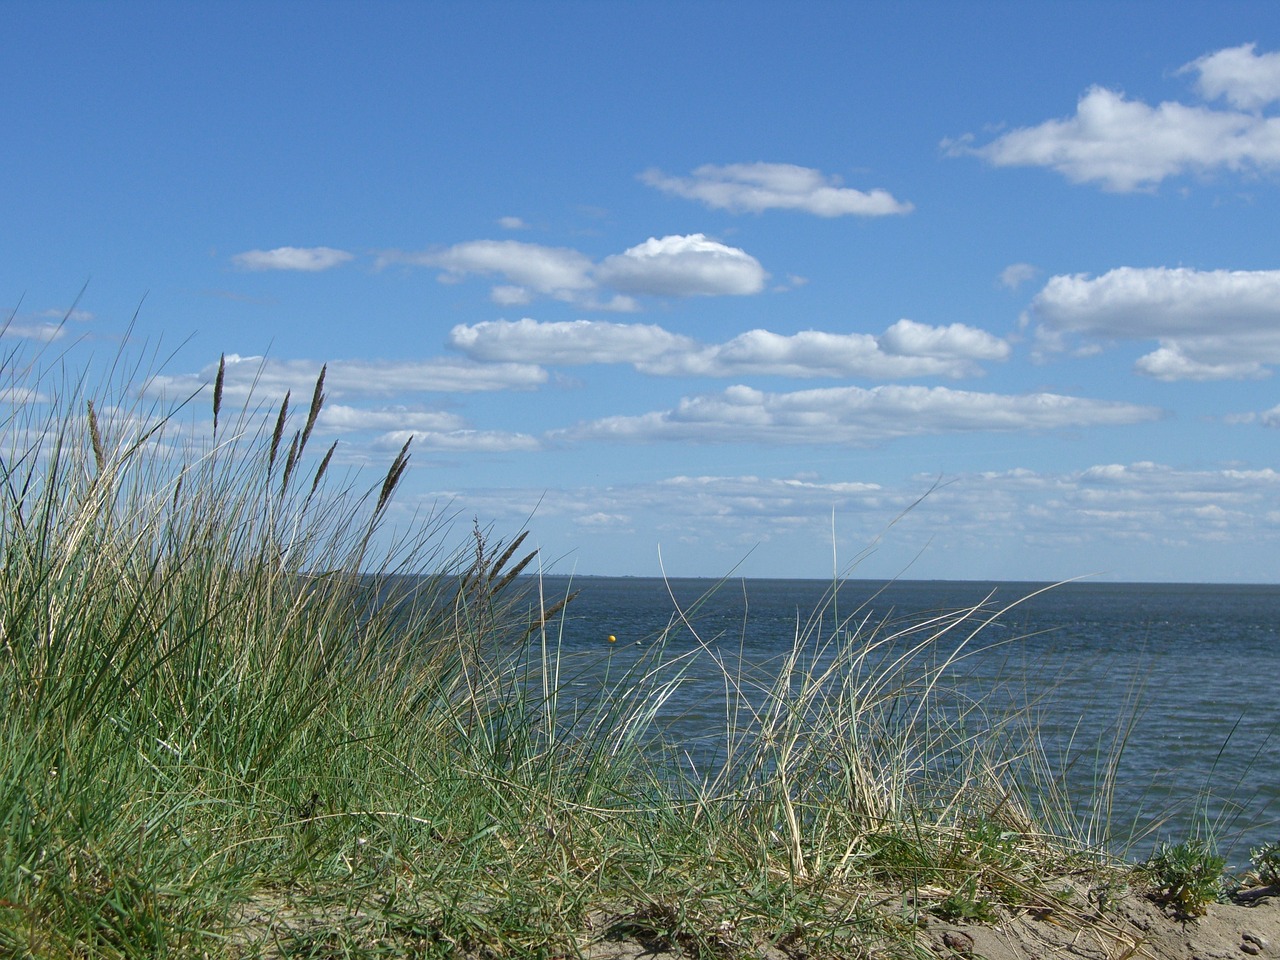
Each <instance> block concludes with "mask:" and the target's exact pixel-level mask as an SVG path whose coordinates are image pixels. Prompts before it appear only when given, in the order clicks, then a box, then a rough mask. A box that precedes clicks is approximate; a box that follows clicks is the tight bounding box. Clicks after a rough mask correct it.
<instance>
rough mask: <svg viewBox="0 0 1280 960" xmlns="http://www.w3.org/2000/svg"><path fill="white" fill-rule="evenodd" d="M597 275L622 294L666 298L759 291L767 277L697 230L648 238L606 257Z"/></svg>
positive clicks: (754, 263) (742, 255) (750, 260)
mask: <svg viewBox="0 0 1280 960" xmlns="http://www.w3.org/2000/svg"><path fill="white" fill-rule="evenodd" d="M595 273H596V277H597V278H598V279H599V280H600V281H601V282H602V283H604V284H605V285H607V286H610V287H612V288H613V289H615V290H619V291H621V292H623V293H632V294H648V295H651V296H668V297H689V296H721V295H725V294H738V295H742V294H752V293H759V292H760V291H761V290H763V289H764V281H765V278H766V277H767V276H768V274H766V273H765V271H764V268H763V267H762V266H760V262H759V261H758V260H756V258H755V257H753V256H751V255H750V254H749V253H747V252H746V251H744V250H739V249H738V248H737V247H729V246H725V245H724V244H722V243H718V242H716V241H715V240H709V239H707V237H706V236H704V235H703V234H701V233H694V234H690V235H689V236H668V237H663V238H662V239H657V238H656V237H650V238H649V239H648V240H646V241H645V242H644V243H641V244H638V245H637V246H634V247H631V248H630V249H629V250H627V251H625V252H623V253H620V254H614V255H613V256H610V257H606V258H605V259H604V260H603V261H602V262H601V263H600V265H599V266H598V267H597V268H596V271H595Z"/></svg>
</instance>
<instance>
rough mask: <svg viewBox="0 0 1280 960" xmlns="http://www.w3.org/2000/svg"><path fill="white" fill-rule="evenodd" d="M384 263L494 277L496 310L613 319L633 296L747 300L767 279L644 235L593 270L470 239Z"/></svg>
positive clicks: (713, 244)
mask: <svg viewBox="0 0 1280 960" xmlns="http://www.w3.org/2000/svg"><path fill="white" fill-rule="evenodd" d="M390 263H407V264H413V265H417V266H425V267H437V268H439V269H441V270H443V271H444V272H443V273H441V275H440V280H441V281H442V282H445V283H456V282H459V281H461V280H462V279H464V278H465V277H467V276H470V275H480V276H497V277H501V278H502V279H503V280H504V281H506V282H505V283H501V284H498V285H496V286H494V288H493V290H492V291H491V293H490V297H491V299H492V300H493V301H494V302H495V303H499V304H502V305H504V306H515V305H523V304H525V303H528V302H530V301H531V300H532V299H533V297H534V296H535V295H539V296H550V297H554V298H555V299H558V300H562V301H565V302H568V303H573V304H575V305H576V306H579V307H582V308H584V309H588V310H607V311H614V312H621V313H626V312H631V311H634V310H636V309H638V308H639V304H638V303H637V302H636V300H635V299H634V297H633V296H632V295H633V294H635V295H648V296H669V297H689V296H716V295H734V294H753V293H759V292H760V291H761V290H763V289H764V282H765V279H766V278H767V277H768V274H767V273H765V270H764V268H763V267H762V266H761V265H760V263H759V261H758V260H756V258H755V257H753V256H751V255H750V254H749V253H747V252H746V251H744V250H739V249H738V248H737V247H730V246H727V245H725V244H722V243H719V242H718V241H715V240H711V239H709V238H707V237H706V236H705V235H703V234H701V233H694V234H690V235H689V236H667V237H662V238H661V239H658V238H655V237H650V238H649V239H648V240H646V241H645V242H644V243H641V244H638V245H637V246H634V247H631V248H630V249H629V250H625V251H624V252H622V253H620V254H614V255H612V256H608V257H605V258H604V260H603V261H601V262H600V263H598V264H597V263H595V262H593V261H592V259H591V258H590V257H588V256H587V255H586V254H584V253H581V252H579V251H577V250H572V249H569V248H567V247H546V246H542V245H540V244H536V243H523V242H520V241H518V240H471V241H468V242H466V243H459V244H455V245H454V246H452V247H446V248H444V249H442V250H431V251H424V252H419V253H401V252H396V251H391V252H387V253H384V254H382V255H381V256H380V257H379V259H378V264H379V266H385V265H387V264H390ZM605 288H607V290H610V291H612V293H610V292H605Z"/></svg>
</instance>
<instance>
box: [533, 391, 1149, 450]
mask: <svg viewBox="0 0 1280 960" xmlns="http://www.w3.org/2000/svg"><path fill="white" fill-rule="evenodd" d="M1160 416H1161V412H1160V411H1159V410H1157V409H1155V408H1152V407H1142V406H1137V405H1134V404H1128V403H1115V402H1108V401H1102V400H1089V399H1083V398H1079V397H1069V396H1061V395H1058V394H1048V393H1038V394H1030V395H1022V396H1008V395H1001V394H992V393H973V392H968V391H959V390H950V389H947V388H945V387H913V386H898V385H891V386H882V387H874V388H872V389H869V390H868V389H863V388H861V387H830V388H825V389H818V390H802V391H797V392H794V393H765V392H763V391H760V390H756V389H754V388H752V387H747V386H742V385H737V386H732V387H729V388H728V389H726V390H724V391H722V392H720V393H715V394H703V395H701V396H694V397H686V398H684V399H683V400H681V401H680V403H679V405H678V406H677V407H676V408H675V409H672V410H663V411H654V412H651V413H646V414H642V415H640V416H615V417H606V418H603V419H600V420H595V421H591V422H588V423H583V424H579V425H578V426H575V427H572V428H569V429H567V430H561V431H556V432H555V434H554V435H555V436H556V437H558V438H561V439H565V440H571V441H572V440H616V441H622V442H650V441H662V440H666V441H671V440H675V441H692V442H700V443H732V442H752V443H766V444H779V445H793V444H817V445H830V444H853V445H862V444H871V443H875V442H878V441H882V440H888V439H891V438H894V437H904V436H915V435H921V434H933V433H957V432H971V431H1007V430H1056V429H1062V428H1068V427H1070V428H1079V427H1087V426H1105V425H1119V424H1130V423H1141V422H1145V421H1150V420H1155V419H1158V418H1159V417H1160Z"/></svg>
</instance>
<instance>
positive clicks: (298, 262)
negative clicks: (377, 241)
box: [231, 247, 354, 273]
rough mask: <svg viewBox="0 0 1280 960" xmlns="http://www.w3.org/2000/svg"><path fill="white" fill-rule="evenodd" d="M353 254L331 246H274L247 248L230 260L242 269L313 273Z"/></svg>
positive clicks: (348, 258)
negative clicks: (273, 247) (267, 248)
mask: <svg viewBox="0 0 1280 960" xmlns="http://www.w3.org/2000/svg"><path fill="white" fill-rule="evenodd" d="M352 259H354V257H353V255H352V254H350V253H347V252H346V251H345V250H335V249H333V248H332V247H276V248H275V249H274V250H247V251H245V252H244V253H237V254H236V255H235V256H233V257H232V258H231V262H232V263H234V264H235V265H236V266H237V267H240V268H241V269H243V270H302V271H306V272H309V273H315V272H317V271H320V270H329V269H331V268H333V267H337V266H341V265H342V264H344V263H346V262H347V261H349V260H352Z"/></svg>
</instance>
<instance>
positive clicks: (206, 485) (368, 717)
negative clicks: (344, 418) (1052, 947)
mask: <svg viewBox="0 0 1280 960" xmlns="http://www.w3.org/2000/svg"><path fill="white" fill-rule="evenodd" d="M3 371H4V373H5V375H6V376H7V377H8V378H9V381H10V383H9V386H11V387H14V388H16V387H22V388H23V389H24V390H26V391H28V393H26V394H24V395H28V396H36V395H39V396H41V397H44V398H46V399H44V400H41V401H39V402H35V403H31V404H28V405H26V406H9V407H7V408H6V409H5V411H4V412H2V413H0V952H2V953H6V954H14V955H19V956H53V957H90V956H92V957H141V956H159V955H165V956H191V957H197V956H199V957H222V956H226V957H238V956H255V955H268V954H275V955H280V954H291V955H309V956H337V955H343V956H375V955H384V956H385V955H388V954H396V953H400V954H412V955H422V956H456V955H459V954H462V953H473V954H480V953H485V952H487V953H490V954H493V955H498V954H511V955H523V956H545V955H550V954H552V953H558V954H565V953H571V952H573V951H574V950H576V949H578V948H579V947H580V946H581V945H582V944H583V943H584V942H585V941H586V940H588V939H590V938H599V937H602V936H627V937H631V938H633V939H640V940H642V941H645V942H649V943H652V944H653V945H655V946H662V945H667V946H671V945H674V946H678V947H679V948H680V949H681V950H683V951H684V952H685V953H686V954H689V955H695V956H717V957H723V956H732V955H749V954H752V953H753V952H756V951H758V949H759V948H760V947H761V946H762V945H773V946H774V947H776V948H778V949H781V950H783V951H784V952H787V953H789V954H791V955H801V954H807V955H815V956H817V955H823V954H831V955H848V953H849V952H850V947H851V945H856V946H857V949H859V950H871V949H873V948H880V947H886V948H893V949H900V950H909V949H910V945H911V944H912V943H913V942H914V938H915V937H916V935H917V932H918V926H919V924H920V923H922V922H924V920H925V919H927V917H928V916H930V915H933V916H941V917H950V918H953V919H970V920H978V921H981V920H986V919H990V918H991V917H993V916H995V915H996V914H997V913H998V912H999V911H1000V910H1006V909H1025V908H1027V907H1028V906H1029V905H1030V906H1037V905H1038V908H1039V909H1044V910H1050V909H1052V910H1063V909H1065V908H1064V907H1063V905H1062V903H1061V900H1060V899H1059V898H1058V897H1057V895H1056V894H1055V893H1054V892H1053V890H1052V889H1050V887H1049V886H1048V885H1047V884H1046V881H1047V880H1048V879H1049V878H1050V877H1052V876H1054V875H1056V874H1057V873H1060V872H1061V871H1062V870H1064V869H1068V868H1074V867H1075V866H1078V865H1079V864H1080V863H1082V862H1085V859H1086V854H1087V853H1088V851H1085V850H1083V849H1082V848H1081V846H1080V845H1079V844H1078V843H1076V842H1073V841H1072V840H1071V839H1070V838H1069V837H1065V836H1064V835H1063V834H1061V833H1059V832H1055V831H1053V830H1051V829H1047V828H1045V827H1043V826H1041V825H1040V824H1039V822H1038V818H1037V814H1038V813H1039V812H1040V810H1041V809H1042V808H1044V805H1043V804H1042V805H1041V806H1040V807H1037V802H1038V797H1037V794H1036V792H1035V791H1036V790H1037V789H1038V787H1039V786H1040V785H1043V784H1044V783H1045V782H1046V781H1045V780H1044V779H1043V778H1041V777H1042V770H1041V768H1040V767H1039V765H1038V760H1037V755H1036V753H1035V750H1034V735H1033V734H1034V731H1030V732H1027V731H1023V730H1021V729H1020V727H1019V721H1020V718H1019V715H1017V714H1014V715H1013V716H1012V717H1008V716H1004V715H1002V714H1000V713H999V712H997V711H994V710H992V709H990V708H988V707H986V706H984V705H983V704H982V703H980V702H977V701H976V700H973V699H970V698H966V696H965V695H964V692H963V690H962V689H961V688H959V687H956V686H954V685H952V684H951V683H950V682H949V677H950V675H951V673H952V671H953V670H954V669H955V668H956V666H957V665H958V664H960V663H962V662H963V660H964V658H965V657H966V656H967V655H968V652H969V651H970V650H972V649H974V648H975V647H976V646H977V645H978V644H980V643H981V642H982V640H981V638H982V636H983V628H984V626H985V625H986V624H987V623H988V622H989V621H990V619H991V617H992V616H993V615H995V613H996V612H997V611H993V610H991V609H988V608H987V607H986V606H985V605H980V606H977V607H973V608H970V609H967V610H959V611H954V612H950V613H945V614H938V615H937V616H934V617H929V618H926V619H924V620H918V621H914V622H911V623H906V624H904V623H894V622H889V621H884V622H873V621H872V620H871V619H870V617H869V616H868V615H867V614H866V612H865V611H863V610H858V611H854V612H852V613H851V614H845V615H844V616H837V615H836V611H835V606H834V599H833V601H832V602H831V603H830V604H829V605H826V606H824V607H823V609H821V610H819V611H816V612H815V613H814V615H813V617H812V618H810V619H809V620H808V621H806V622H803V623H801V624H799V625H798V627H797V630H796V637H795V643H794V645H793V647H792V649H791V651H790V652H789V653H788V655H787V656H786V657H784V658H783V660H782V661H781V662H780V663H778V664H774V665H772V666H771V667H769V668H768V669H767V670H765V671H764V672H756V671H753V670H751V669H748V668H746V667H744V666H743V665H742V664H741V661H740V660H739V661H736V662H734V661H731V660H730V659H729V658H726V657H725V656H724V655H723V654H722V653H721V652H720V651H719V649H718V648H717V647H715V646H713V645H711V644H701V645H700V646H699V645H698V644H695V649H694V650H692V651H689V652H680V653H677V652H675V651H674V648H673V647H672V646H670V645H669V644H668V643H667V642H665V641H666V640H669V639H670V637H667V638H664V639H662V640H660V641H659V642H658V643H655V644H653V645H652V646H651V647H650V648H648V649H647V650H646V652H645V653H644V655H643V656H641V657H639V658H637V659H635V660H634V662H632V663H630V664H627V665H622V664H620V665H619V668H618V670H617V671H616V672H614V673H612V674H611V675H610V676H609V678H608V680H607V682H606V683H605V684H604V686H603V687H602V688H601V689H600V690H598V691H597V692H596V693H595V694H594V695H591V694H587V695H585V696H584V695H581V694H580V693H577V692H575V691H577V689H578V688H575V687H572V686H571V679H572V678H570V677H569V676H568V674H567V672H566V671H567V670H568V667H567V666H566V664H565V662H564V661H563V659H562V651H561V650H560V648H559V646H558V644H557V638H556V633H555V631H556V621H555V619H554V614H555V611H556V610H557V609H559V607H560V605H562V604H563V603H565V602H567V601H568V600H569V599H570V598H569V597H568V596H565V597H549V598H543V597H542V596H540V595H531V594H529V593H526V592H522V586H524V585H527V584H529V582H530V581H529V580H528V578H527V577H525V576H522V574H525V573H527V572H528V571H529V570H530V569H531V566H530V565H531V563H532V560H533V558H534V554H532V553H529V552H524V551H523V549H522V548H523V540H524V537H523V535H519V536H516V537H514V538H512V539H510V540H504V539H502V538H495V537H493V535H492V534H491V533H490V531H488V530H486V529H484V528H483V527H481V526H479V525H477V526H476V527H475V529H474V530H473V532H472V535H471V537H470V539H469V540H468V541H467V542H465V543H463V544H461V545H459V546H457V547H452V546H449V529H450V528H449V526H448V524H447V523H446V518H442V517H439V516H432V517H427V518H425V519H424V520H423V521H422V522H421V523H419V524H418V525H417V526H416V527H414V528H413V529H412V530H410V532H409V533H407V534H405V535H402V536H393V535H392V534H391V533H390V531H389V530H388V529H387V528H388V526H389V525H388V523H387V519H388V516H389V514H390V511H391V509H392V505H393V502H394V497H395V492H396V489H397V487H398V486H399V484H400V482H401V480H402V479H403V476H404V475H405V472H406V471H407V470H408V469H409V464H410V456H411V454H410V446H409V444H406V445H405V447H404V448H403V449H402V450H400V452H399V453H398V455H397V456H396V457H395V458H394V460H393V461H392V463H391V464H390V465H389V467H388V469H387V471H386V472H385V474H382V475H381V476H379V477H377V478H375V479H374V481H373V482H372V483H371V484H370V485H368V486H367V487H364V486H357V485H356V483H355V481H353V480H352V479H351V478H350V477H347V478H340V477H335V476H334V471H333V466H332V465H333V463H334V460H335V446H330V447H328V448H327V450H326V451H325V452H324V454H323V455H322V456H321V457H320V458H319V459H318V461H317V460H316V459H315V458H314V457H313V456H312V455H311V452H310V441H311V440H312V438H313V435H314V431H315V430H317V429H321V428H322V423H323V421H322V419H321V416H320V415H321V413H322V409H323V404H324V371H323V370H322V371H321V374H320V376H319V378H318V379H317V381H316V383H315V385H314V388H313V390H312V400H311V403H310V405H309V407H308V408H307V410H306V411H305V414H302V413H295V411H293V410H292V409H291V407H290V399H289V397H288V395H286V396H285V397H284V398H283V399H282V400H281V401H280V402H279V404H278V405H277V404H276V403H274V402H273V403H272V405H271V407H270V408H267V407H266V406H259V405H258V404H256V403H254V402H253V401H246V402H245V403H244V405H243V406H242V407H241V408H240V409H239V410H228V409H227V406H226V399H227V396H226V391H225V365H224V364H220V365H219V369H218V373H217V376H216V378H215V380H214V383H213V384H212V386H211V389H210V391H209V392H208V393H206V392H201V393H200V394H198V395H197V396H195V397H192V398H188V400H187V401H184V402H179V403H176V404H173V405H170V406H165V405H162V404H160V403H158V402H153V401H151V400H149V399H136V400H134V401H133V402H132V403H124V402H121V401H122V398H124V397H127V396H130V395H133V396H135V397H141V398H148V397H150V396H151V395H152V394H151V392H149V391H147V390H143V391H142V392H140V393H138V392H134V391H130V390H122V389H116V390H115V391H114V392H112V391H107V392H106V393H105V394H98V395H90V393H89V391H87V390H86V389H85V388H84V387H83V385H82V384H81V383H79V382H72V383H71V384H69V385H68V384H66V383H63V382H59V381H54V380H53V379H51V378H50V376H49V375H46V374H44V373H42V372H41V371H40V370H39V369H38V366H37V365H36V364H33V363H30V362H27V361H25V360H24V359H23V358H20V357H19V356H17V354H15V353H10V354H9V355H8V356H7V358H5V360H4V363H3ZM0 394H3V391H0ZM209 394H211V399H212V405H211V407H209V406H205V402H206V398H207V397H209ZM3 395H8V396H17V395H18V394H17V393H16V392H15V393H11V394H3ZM299 421H301V424H300V425H299ZM685 614H686V612H685V611H679V612H678V616H677V620H676V622H675V623H674V624H673V633H672V635H674V631H675V630H677V629H679V627H680V626H681V624H682V623H683V619H682V618H685ZM694 655H697V656H702V657H708V658H719V662H720V663H721V664H722V667H723V678H724V685H725V696H724V711H725V738H724V744H725V749H724V751H723V752H722V753H720V754H718V755H716V756H708V757H691V756H689V755H687V754H683V753H682V751H681V745H679V744H671V743H666V742H664V741H663V739H662V736H661V728H660V726H659V725H657V724H656V723H655V720H656V718H657V717H658V716H659V714H660V711H661V710H662V709H663V707H664V704H666V703H667V702H668V700H669V698H670V696H671V694H672V692H673V690H674V689H675V688H676V687H677V686H678V685H679V683H680V682H681V680H682V677H683V671H684V670H685V669H686V668H687V666H688V663H689V658H690V657H691V656H694ZM1021 719H1025V716H1023V717H1021ZM1037 778H1041V779H1037Z"/></svg>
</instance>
